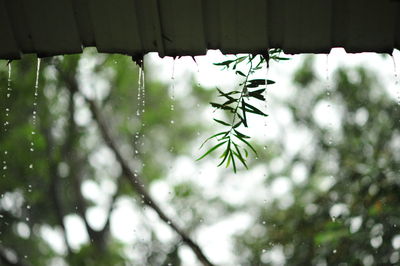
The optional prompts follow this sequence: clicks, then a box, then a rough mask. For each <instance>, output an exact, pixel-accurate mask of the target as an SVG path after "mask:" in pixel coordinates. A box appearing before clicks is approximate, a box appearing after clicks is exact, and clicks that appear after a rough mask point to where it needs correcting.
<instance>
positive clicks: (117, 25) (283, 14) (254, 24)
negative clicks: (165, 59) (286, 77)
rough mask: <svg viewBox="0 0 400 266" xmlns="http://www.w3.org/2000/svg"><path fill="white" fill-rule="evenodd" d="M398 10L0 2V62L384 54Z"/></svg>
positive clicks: (247, 0) (260, 1)
mask: <svg viewBox="0 0 400 266" xmlns="http://www.w3.org/2000/svg"><path fill="white" fill-rule="evenodd" d="M399 8H400V3H399V1H396V0H323V1H322V0H113V1H110V0H0V36H1V38H0V59H17V58H20V57H21V55H22V54H26V53H36V54H38V56H40V57H44V56H53V55H62V54H71V53H80V52H81V51H82V49H83V48H84V47H88V46H95V47H97V50H98V51H99V52H104V53H122V54H128V55H131V56H138V55H142V54H144V53H147V52H158V53H159V55H160V56H167V55H168V56H180V55H202V54H205V53H206V51H207V50H208V49H220V50H221V51H222V52H223V53H260V52H263V51H265V50H266V49H268V48H282V49H283V50H284V51H285V52H286V53H288V54H292V53H328V52H329V51H330V49H331V48H333V47H344V48H345V49H346V51H347V52H351V53H355V52H387V53H391V52H392V51H393V49H394V48H399V47H400V32H399V29H400V9H399Z"/></svg>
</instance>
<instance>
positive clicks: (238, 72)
mask: <svg viewBox="0 0 400 266" xmlns="http://www.w3.org/2000/svg"><path fill="white" fill-rule="evenodd" d="M235 73H236V74H238V75H240V76H242V77H246V75H245V74H244V73H243V72H242V71H240V70H236V72H235Z"/></svg>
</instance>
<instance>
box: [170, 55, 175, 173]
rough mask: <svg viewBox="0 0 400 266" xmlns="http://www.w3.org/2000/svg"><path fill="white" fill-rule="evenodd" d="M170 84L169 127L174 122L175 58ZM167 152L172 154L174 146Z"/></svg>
mask: <svg viewBox="0 0 400 266" xmlns="http://www.w3.org/2000/svg"><path fill="white" fill-rule="evenodd" d="M171 82H172V84H171V87H170V88H171V89H170V90H171V91H170V98H171V106H170V110H171V117H172V118H171V120H170V121H169V122H170V125H171V126H173V125H174V123H175V120H174V113H173V112H174V110H175V58H174V59H173V61H172V73H171ZM169 151H170V152H171V153H172V152H173V151H174V146H173V145H171V147H170V149H169ZM170 168H171V170H172V167H170Z"/></svg>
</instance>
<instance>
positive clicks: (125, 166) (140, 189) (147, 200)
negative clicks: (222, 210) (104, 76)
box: [56, 67, 214, 266]
mask: <svg viewBox="0 0 400 266" xmlns="http://www.w3.org/2000/svg"><path fill="white" fill-rule="evenodd" d="M56 68H57V70H58V72H59V74H60V77H61V78H62V79H63V80H64V82H65V83H66V87H67V88H68V90H69V91H70V92H71V93H73V92H79V85H78V82H77V80H76V77H75V75H71V73H65V72H64V71H63V70H62V69H61V68H60V67H56ZM81 95H82V96H83V98H84V99H85V101H86V103H87V104H88V105H89V108H90V111H91V114H92V117H93V119H94V121H95V122H96V124H97V126H98V128H99V131H100V133H101V136H102V138H103V140H104V142H105V143H106V144H107V145H108V147H109V148H110V149H111V150H112V151H113V152H114V154H115V156H116V159H117V161H118V162H119V164H120V166H121V168H122V172H123V175H124V177H125V178H126V179H127V181H128V182H129V183H130V184H131V186H132V188H133V189H134V190H135V191H136V192H137V193H138V194H139V195H140V196H141V197H142V200H143V203H144V204H145V205H147V206H148V207H150V208H152V209H153V210H154V211H155V212H156V213H157V214H158V216H159V217H160V219H161V220H162V221H164V222H165V223H166V224H167V225H168V226H169V227H171V228H172V229H173V230H174V231H175V232H176V233H177V234H178V235H179V236H180V237H181V238H182V241H183V242H184V243H186V244H187V245H188V246H189V247H190V248H191V249H192V251H193V252H194V253H195V254H196V256H197V258H198V259H199V261H200V262H201V263H202V264H203V265H206V266H212V265H214V264H212V263H211V262H210V261H209V260H208V258H207V257H206V256H205V254H204V252H203V251H202V249H201V248H200V247H199V246H198V245H197V244H196V243H195V242H194V241H193V240H192V239H191V237H190V236H189V235H187V234H186V232H184V231H183V229H181V228H180V227H179V226H178V225H177V223H176V222H174V221H173V220H172V219H171V218H170V217H168V216H167V214H166V213H164V211H163V210H162V209H161V207H159V206H158V204H157V203H156V202H155V201H154V200H153V198H152V197H151V196H150V194H149V193H148V192H147V190H146V189H145V188H144V183H143V182H142V177H141V176H140V175H139V174H138V173H137V172H136V171H133V170H132V169H131V167H130V166H129V163H128V162H127V160H126V159H125V158H124V156H123V155H122V153H121V152H120V150H119V148H118V146H117V144H116V143H115V141H114V138H113V137H112V136H111V134H110V133H109V131H108V128H107V125H106V123H105V122H104V120H103V118H102V115H101V111H100V110H99V108H98V107H97V105H96V103H95V101H94V100H91V99H89V98H88V97H86V96H85V95H84V94H83V93H81Z"/></svg>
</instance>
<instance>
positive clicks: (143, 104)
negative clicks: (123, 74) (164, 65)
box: [139, 65, 146, 166]
mask: <svg viewBox="0 0 400 266" xmlns="http://www.w3.org/2000/svg"><path fill="white" fill-rule="evenodd" d="M139 90H140V94H141V99H142V102H141V103H139V104H141V113H142V114H141V128H142V132H143V133H142V138H141V143H140V146H142V150H144V149H143V147H144V127H145V122H144V113H145V108H146V98H145V97H146V92H145V79H144V65H143V66H142V67H141V68H140V69H139ZM142 166H144V163H143V162H142Z"/></svg>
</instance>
